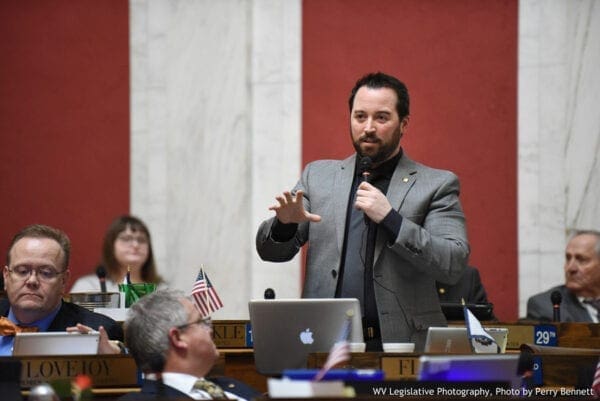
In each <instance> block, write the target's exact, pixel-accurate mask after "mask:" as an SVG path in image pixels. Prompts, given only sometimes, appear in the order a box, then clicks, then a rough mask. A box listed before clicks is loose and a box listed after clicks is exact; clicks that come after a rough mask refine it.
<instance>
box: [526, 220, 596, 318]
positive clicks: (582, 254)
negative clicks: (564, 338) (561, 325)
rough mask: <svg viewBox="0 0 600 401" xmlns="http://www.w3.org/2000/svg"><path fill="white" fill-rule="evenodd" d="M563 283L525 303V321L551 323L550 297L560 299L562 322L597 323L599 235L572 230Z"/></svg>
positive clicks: (566, 251) (567, 249)
mask: <svg viewBox="0 0 600 401" xmlns="http://www.w3.org/2000/svg"><path fill="white" fill-rule="evenodd" d="M564 269H565V284H564V285H559V286H556V287H553V288H550V289H549V290H548V291H545V292H542V293H540V294H536V295H534V296H532V297H531V298H529V300H528V301H527V319H531V320H540V321H552V320H553V317H554V314H553V302H552V300H551V294H552V293H553V292H554V291H558V292H559V293H560V294H561V296H562V301H561V303H560V320H561V321H562V322H594V323H598V308H599V307H600V232H598V231H595V230H574V231H572V232H571V234H570V235H569V240H568V243H567V248H566V250H565V265H564Z"/></svg>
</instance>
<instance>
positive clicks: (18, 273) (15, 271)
mask: <svg viewBox="0 0 600 401" xmlns="http://www.w3.org/2000/svg"><path fill="white" fill-rule="evenodd" d="M8 271H9V272H10V274H12V275H13V277H14V278H16V279H18V280H27V279H28V278H29V277H30V276H31V274H32V273H33V272H34V271H35V275H36V276H37V278H38V279H40V281H53V280H54V279H56V277H58V276H59V275H61V274H63V273H64V272H65V271H66V270H63V271H60V272H59V271H56V270H54V269H53V268H51V267H31V266H16V267H12V268H11V267H9V268H8Z"/></svg>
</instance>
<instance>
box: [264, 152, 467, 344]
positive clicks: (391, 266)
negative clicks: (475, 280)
mask: <svg viewBox="0 0 600 401" xmlns="http://www.w3.org/2000/svg"><path fill="white" fill-rule="evenodd" d="M355 166H356V155H353V156H352V157H349V158H347V159H345V160H319V161H316V162H312V163H310V164H309V165H308V166H306V168H305V169H304V171H303V173H302V177H301V179H300V181H299V182H298V184H296V187H295V188H294V189H295V190H298V189H302V190H303V191H304V207H305V209H306V210H308V211H309V212H311V213H314V214H318V215H320V216H321V217H322V221H321V222H319V223H308V222H304V223H301V224H299V225H298V230H297V232H296V235H295V237H293V238H292V239H290V240H289V241H286V242H277V241H274V240H273V239H272V237H271V227H272V225H273V222H274V221H275V217H274V218H271V219H269V220H266V221H264V222H263V223H262V224H261V226H260V227H259V229H258V233H257V236H256V249H257V251H258V254H259V255H260V257H261V258H262V259H263V260H268V261H272V262H283V261H287V260H290V259H292V258H293V257H294V256H295V255H296V254H297V253H298V251H299V250H300V247H301V246H302V245H304V244H305V243H306V242H307V241H310V245H309V247H308V250H307V256H306V274H305V278H304V289H303V292H302V296H303V298H333V297H334V296H335V291H336V288H337V284H338V279H339V274H338V271H339V269H340V261H341V257H342V249H343V243H344V237H345V227H346V214H347V210H348V202H349V196H348V194H349V193H350V188H351V186H352V180H353V179H354V170H355ZM458 195H459V182H458V178H457V177H456V175H455V174H453V173H451V172H449V171H443V170H437V169H433V168H430V167H427V166H424V165H422V164H419V163H417V162H415V161H413V160H411V159H410V158H409V157H408V155H406V154H404V155H403V156H402V157H401V158H400V160H399V161H398V165H397V166H396V169H395V170H394V174H393V176H392V179H391V181H390V185H389V187H388V190H387V193H386V197H387V199H388V200H389V202H390V204H391V205H392V207H393V208H394V209H396V210H397V211H398V213H400V215H401V216H402V224H401V226H400V232H399V233H398V236H397V238H390V236H389V235H388V234H387V233H386V232H385V230H378V232H377V240H376V244H375V255H374V264H373V275H374V277H373V280H374V283H375V288H374V290H375V298H376V300H377V309H378V313H379V324H380V328H381V337H382V340H383V341H384V342H400V341H411V342H415V343H416V348H415V349H416V350H417V351H419V350H421V349H422V348H423V345H424V343H425V336H426V334H427V328H428V327H429V326H445V325H446V324H447V322H446V318H445V317H444V315H443V313H442V310H441V307H440V302H439V299H438V296H437V292H436V288H435V281H436V280H437V281H442V282H448V283H455V282H456V281H457V280H458V279H459V278H460V275H461V274H462V272H463V270H464V269H465V267H466V266H467V259H468V256H469V244H468V242H467V234H466V229H465V216H464V214H463V211H462V207H461V204H460V201H459V199H458ZM309 237H310V239H309Z"/></svg>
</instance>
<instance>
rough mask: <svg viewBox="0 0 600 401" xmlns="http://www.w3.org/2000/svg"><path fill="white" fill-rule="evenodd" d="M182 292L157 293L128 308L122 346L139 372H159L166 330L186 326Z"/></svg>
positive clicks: (161, 291) (166, 337)
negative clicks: (129, 354) (124, 345)
mask: <svg viewBox="0 0 600 401" xmlns="http://www.w3.org/2000/svg"><path fill="white" fill-rule="evenodd" d="M183 298H186V296H185V295H184V293H183V292H182V291H177V290H159V291H156V292H153V293H151V294H148V295H146V296H144V297H143V298H141V299H140V300H139V301H137V302H136V303H134V304H133V305H131V308H130V309H129V312H128V313H127V319H126V321H125V324H124V329H125V343H126V345H127V347H128V348H129V350H130V352H131V354H132V355H133V358H134V359H135V362H136V364H137V365H138V368H139V369H140V370H141V371H142V372H156V373H158V372H162V371H163V369H164V366H165V362H166V357H167V352H168V351H169V330H170V329H171V328H172V327H176V326H182V325H185V324H186V323H187V322H188V318H189V316H188V312H187V310H186V309H185V307H184V306H183V304H182V303H181V300H182V299H183Z"/></svg>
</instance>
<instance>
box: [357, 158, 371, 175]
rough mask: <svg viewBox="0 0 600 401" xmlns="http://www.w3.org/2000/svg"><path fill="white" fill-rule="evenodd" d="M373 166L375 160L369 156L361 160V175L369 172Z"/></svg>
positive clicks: (359, 165) (359, 164)
mask: <svg viewBox="0 0 600 401" xmlns="http://www.w3.org/2000/svg"><path fill="white" fill-rule="evenodd" d="M371 166H373V160H371V158H370V157H369V156H364V157H362V158H361V159H360V162H359V163H358V168H359V171H360V173H361V174H364V173H366V172H368V171H369V170H370V169H371Z"/></svg>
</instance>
